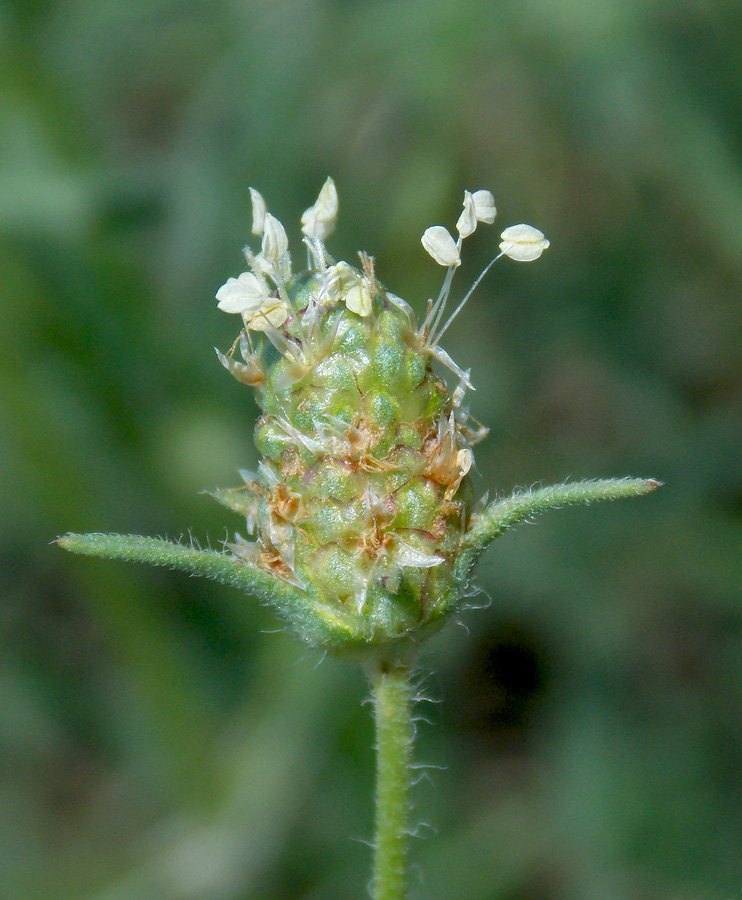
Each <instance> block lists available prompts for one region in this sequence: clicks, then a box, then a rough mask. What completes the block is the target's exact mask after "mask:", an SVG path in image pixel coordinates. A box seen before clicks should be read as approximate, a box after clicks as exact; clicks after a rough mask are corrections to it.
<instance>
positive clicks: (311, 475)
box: [61, 179, 656, 661]
mask: <svg viewBox="0 0 742 900" xmlns="http://www.w3.org/2000/svg"><path fill="white" fill-rule="evenodd" d="M250 196H251V200H252V207H253V230H254V231H255V232H256V233H259V234H260V235H261V252H260V253H259V254H257V255H255V254H253V252H252V250H250V249H249V248H246V250H245V257H246V259H247V263H248V266H249V268H250V271H248V272H243V273H241V274H240V275H239V276H237V277H236V278H229V279H228V280H227V281H226V283H225V284H223V285H222V286H221V287H220V288H219V290H218V291H217V295H216V298H217V302H218V305H219V309H221V310H222V311H224V312H227V313H233V314H238V315H240V316H241V317H242V321H243V323H244V328H243V330H242V331H241V333H240V335H239V336H238V338H237V340H236V341H235V343H234V344H233V346H232V348H231V349H230V350H229V351H228V352H227V353H224V354H223V353H219V352H218V356H219V359H220V361H221V362H222V364H223V365H224V366H225V367H226V368H227V369H228V370H229V372H230V373H231V374H232V375H233V376H234V377H235V378H236V379H237V380H238V381H239V382H240V383H242V384H246V385H248V386H250V387H252V388H254V390H255V392H256V396H257V401H258V404H259V406H260V408H261V413H262V414H261V416H260V418H259V419H258V422H257V425H256V428H255V443H256V445H257V447H258V451H259V453H260V455H261V460H260V463H259V465H258V467H257V473H255V474H253V473H243V484H241V485H240V486H239V487H237V488H234V489H232V490H220V491H216V492H214V494H213V496H214V497H215V499H217V500H218V501H219V502H220V503H222V504H223V505H225V506H226V507H228V508H229V509H231V510H233V511H234V512H236V513H238V514H239V515H241V516H243V517H244V520H245V524H246V526H247V532H248V533H249V534H251V535H254V536H255V539H254V540H252V541H248V540H245V539H244V538H242V537H240V535H239V534H235V538H234V540H233V541H232V542H230V543H228V544H226V549H225V552H224V553H214V552H213V551H201V550H197V549H193V548H185V547H181V546H179V545H177V544H171V543H169V542H167V541H154V540H151V539H146V538H129V537H118V536H110V535H88V536H73V535H69V536H67V537H65V538H63V539H61V544H62V546H64V547H66V548H67V549H70V550H74V551H76V552H80V553H90V554H93V555H101V556H112V557H118V558H122V559H139V560H142V561H149V562H153V563H155V564H159V565H172V566H177V567H179V568H183V569H185V570H187V571H191V572H194V573H201V574H205V575H207V576H209V577H217V578H221V579H223V580H226V581H228V582H230V583H232V584H238V585H241V586H243V587H245V588H246V589H248V590H250V591H252V592H254V593H256V594H257V595H258V596H260V597H262V598H263V599H266V600H267V601H268V602H270V603H272V604H274V605H275V606H276V608H277V609H278V611H279V613H280V614H281V615H282V616H283V617H284V618H286V619H287V620H288V621H289V622H291V623H292V625H293V626H294V627H295V629H296V630H297V631H298V633H299V634H300V636H301V637H302V639H303V640H305V641H306V642H308V643H310V644H313V645H316V646H322V647H325V648H336V649H337V648H343V647H344V648H348V647H351V648H353V649H354V650H355V651H361V650H363V649H364V648H365V649H368V648H371V650H370V654H371V655H370V657H367V658H373V659H375V660H377V661H378V659H379V655H380V654H381V655H382V656H383V657H384V658H385V659H387V660H389V659H400V658H401V656H400V655H399V654H403V653H404V652H406V651H404V648H405V647H407V646H408V645H409V644H410V643H411V642H412V641H414V642H417V641H418V640H420V639H421V638H422V637H424V636H425V633H426V632H429V631H432V630H435V629H436V628H437V627H438V626H439V625H440V623H441V621H442V620H443V619H444V618H445V617H447V616H449V615H450V614H451V613H452V612H454V611H455V610H456V609H457V607H458V606H459V605H460V603H461V601H462V599H463V597H464V596H465V594H466V590H467V579H468V576H469V572H470V569H471V567H472V565H473V563H474V561H475V559H476V557H477V556H478V555H479V553H481V552H482V550H483V549H484V547H485V546H486V544H487V543H488V542H489V541H490V540H492V538H494V537H497V536H498V535H499V534H500V533H502V532H503V531H504V530H505V529H506V528H507V527H510V526H511V525H513V524H515V523H516V522H517V521H521V520H522V519H523V518H526V517H527V516H529V515H532V514H534V513H536V512H541V511H543V510H545V509H548V508H552V507H555V506H558V505H560V504H565V503H573V502H587V501H590V500H599V499H615V498H617V497H621V496H634V495H637V494H640V493H644V492H646V491H647V490H650V489H652V487H654V486H656V482H644V481H636V480H633V481H632V480H628V481H626V480H624V481H619V482H587V483H578V484H575V485H558V486H556V487H554V488H548V489H543V490H541V491H535V492H532V493H530V492H529V493H527V494H516V495H514V496H513V497H512V498H511V499H510V500H508V501H498V502H496V503H494V504H490V505H489V506H488V507H486V508H485V509H482V508H481V506H480V507H479V508H477V507H475V506H474V505H473V504H472V494H473V490H472V482H471V472H472V469H473V467H474V455H473V452H472V446H473V445H474V444H476V443H477V442H478V441H479V440H481V439H482V438H483V437H484V435H485V434H486V429H485V428H484V427H483V426H481V425H479V423H478V422H477V421H476V420H475V419H472V418H471V417H470V415H469V413H468V410H467V409H466V406H465V396H466V392H467V391H468V390H473V387H472V384H471V381H470V378H469V372H468V370H464V369H462V368H461V367H460V366H458V365H457V364H456V363H455V362H454V361H453V360H452V359H451V357H450V356H449V355H448V354H447V353H446V352H445V350H443V349H442V348H441V347H440V345H439V340H440V337H441V335H442V334H443V333H444V332H445V330H446V328H448V326H449V324H450V323H451V321H453V319H454V317H455V316H456V315H457V314H458V312H459V310H460V309H461V308H462V306H463V305H464V304H465V303H466V301H467V299H468V297H469V296H470V295H471V290H470V291H469V292H468V293H467V294H466V295H465V296H464V298H463V300H461V301H460V303H459V305H458V308H457V309H456V311H455V312H454V313H453V315H452V316H450V317H449V318H448V320H447V321H446V322H445V323H444V324H443V326H442V327H440V326H441V321H442V317H443V313H444V309H445V306H446V301H447V299H448V295H449V292H450V288H451V281H452V278H453V275H454V273H455V271H456V268H457V267H458V266H459V265H460V262H461V256H460V253H461V246H462V242H463V240H464V238H466V237H468V236H469V235H471V234H472V233H473V231H474V230H475V229H476V228H477V227H478V223H479V222H483V223H487V224H489V223H491V222H492V221H493V220H494V217H495V205H494V199H493V197H492V194H490V193H489V191H481V190H480V191H475V192H474V193H471V192H469V191H466V192H465V194H464V204H463V211H462V213H461V215H460V217H459V220H458V222H457V225H456V229H457V232H458V240H454V238H453V237H452V235H451V233H450V232H449V231H448V230H447V229H446V228H444V227H443V226H441V225H436V226H433V227H432V228H429V229H427V231H426V232H425V234H424V235H423V238H422V243H423V246H424V247H425V249H426V250H427V251H428V253H430V255H431V256H432V257H433V259H434V260H435V261H436V262H437V263H439V264H440V265H442V266H445V267H446V268H447V272H446V274H445V277H444V280H443V286H442V288H441V291H440V294H439V296H438V299H437V300H436V301H435V303H431V304H430V308H429V311H428V314H427V316H426V318H425V321H424V322H423V324H422V327H420V328H419V329H418V328H417V326H416V323H415V318H414V315H413V313H412V309H411V308H410V306H409V305H408V304H407V303H405V302H404V301H403V300H401V299H400V298H399V297H397V296H395V295H394V294H392V293H390V292H388V291H387V290H386V289H385V287H384V286H383V285H382V284H381V283H380V282H379V281H378V279H377V277H376V272H375V267H374V262H373V259H372V258H371V257H369V256H368V255H366V254H361V269H360V270H359V269H357V268H355V267H354V266H352V265H350V264H349V263H348V262H346V261H344V260H340V261H338V262H335V261H334V260H332V259H331V258H330V256H329V255H328V254H327V251H326V250H325V246H324V239H325V237H326V236H327V235H328V234H329V233H330V231H331V230H332V227H333V226H334V223H335V218H336V215H337V209H338V201H337V192H336V190H335V185H334V183H333V182H332V180H331V179H328V180H327V181H326V182H325V185H324V186H323V188H322V190H321V191H320V194H319V197H318V198H317V202H316V203H315V204H314V206H312V207H310V208H309V209H308V210H307V211H306V212H305V213H304V216H303V217H302V231H303V232H304V235H305V242H306V244H307V246H308V248H309V250H310V253H311V259H310V268H309V270H308V271H306V272H303V273H301V274H297V275H292V273H291V266H290V257H289V246H288V238H287V235H286V231H285V230H284V228H283V226H282V225H281V223H280V222H279V221H278V219H276V218H275V217H274V216H272V215H271V214H270V213H269V212H267V207H266V204H265V201H264V200H263V198H262V196H261V195H260V194H259V193H258V192H257V191H255V190H254V189H251V191H250ZM500 246H501V251H502V254H504V255H507V256H510V257H511V258H512V259H516V260H520V261H527V260H531V259H537V258H538V256H540V255H541V253H542V252H543V251H544V250H545V249H546V247H548V241H547V240H546V238H544V236H543V234H542V233H541V232H540V231H538V230H537V229H535V228H532V227H531V226H529V225H517V226H512V227H511V228H507V229H505V231H504V232H503V234H502V243H501V245H500ZM502 254H501V255H502ZM497 258H499V257H495V259H497ZM312 261H313V262H314V265H312ZM493 263H494V260H493V261H492V262H491V263H490V264H489V265H488V266H487V267H486V268H485V269H484V271H483V272H482V274H481V275H480V276H479V278H478V279H477V280H476V281H475V283H474V286H473V287H472V290H473V289H474V287H476V286H477V284H478V283H479V281H480V280H481V278H482V277H484V275H485V274H486V272H487V271H488V270H489V268H490V266H491V265H492V264H493ZM238 352H239V356H240V357H241V360H240V359H239V358H236V357H237V354H238ZM434 363H435V364H436V365H440V366H442V367H443V368H445V369H446V370H448V371H449V372H451V373H452V374H453V375H454V376H455V379H456V383H455V385H454V387H453V389H450V388H449V387H448V386H447V385H446V384H445V382H444V381H443V380H442V379H441V378H440V377H439V376H438V375H437V374H436V372H435V371H434V368H433V364H434ZM400 645H401V647H402V648H403V649H402V650H397V649H395V648H396V647H398V646H400ZM395 654H398V655H396V656H395Z"/></svg>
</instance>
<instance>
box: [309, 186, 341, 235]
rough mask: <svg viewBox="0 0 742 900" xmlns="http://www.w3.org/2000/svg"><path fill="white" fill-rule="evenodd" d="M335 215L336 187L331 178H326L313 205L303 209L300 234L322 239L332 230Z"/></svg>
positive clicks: (336, 204)
mask: <svg viewBox="0 0 742 900" xmlns="http://www.w3.org/2000/svg"><path fill="white" fill-rule="evenodd" d="M337 215H338V193H337V188H336V187H335V182H334V181H333V180H332V178H328V179H327V181H325V183H324V184H323V185H322V189H321V190H320V192H319V196H318V197H317V201H316V203H315V204H314V206H310V207H309V209H307V210H305V211H304V214H303V215H302V217H301V226H302V227H301V230H302V234H305V235H306V236H307V237H308V238H319V239H320V240H322V241H324V240H325V239H326V238H327V237H329V235H330V234H332V232H333V231H334V229H335V222H336V220H337Z"/></svg>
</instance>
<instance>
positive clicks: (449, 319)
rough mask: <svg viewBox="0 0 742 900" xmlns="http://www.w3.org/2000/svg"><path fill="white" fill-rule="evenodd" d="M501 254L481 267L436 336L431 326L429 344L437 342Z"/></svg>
mask: <svg viewBox="0 0 742 900" xmlns="http://www.w3.org/2000/svg"><path fill="white" fill-rule="evenodd" d="M502 255H503V254H502V253H498V254H497V256H496V257H495V258H494V259H491V260H490V261H489V262H488V263H487V265H486V266H485V267H484V268H483V269H482V271H481V272H480V274H479V276H478V277H477V280H476V281H475V282H474V284H473V285H472V286H471V287H470V288H469V290H468V291H467V293H466V294H465V296H464V299H463V300H462V301H461V303H459V305H458V306H457V307H456V309H455V310H454V311H453V312H452V313H451V315H450V316H449V317H448V319H447V321H446V324H445V325H444V326H443V328H441V330H440V331H439V332H438V335H437V336H435V335H434V332H435V327H433V329H431V333H430V344H431V346H432V345H434V344H437V343H438V341H439V340H440V339H441V338H442V337H443V335H444V334H445V332H446V330H447V329H448V326H449V325H450V324H451V323H452V322H453V320H454V319H455V318H456V316H457V315H458V314H459V313H460V312H461V310H462V309H463V308H464V304H465V303H466V301H467V300H468V299H469V297H471V295H472V294H473V293H474V291H475V290H476V288H477V286H478V285H479V282H480V281H481V280H482V279H483V278H484V276H485V275H486V274H487V272H489V270H490V269H491V268H492V266H494V264H495V263H496V262H497V260H498V259H499V258H500V257H501V256H502ZM436 324H437V322H436Z"/></svg>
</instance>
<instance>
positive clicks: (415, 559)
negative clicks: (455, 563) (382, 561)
mask: <svg viewBox="0 0 742 900" xmlns="http://www.w3.org/2000/svg"><path fill="white" fill-rule="evenodd" d="M394 562H395V563H396V564H397V565H398V566H411V567H412V568H415V569H432V568H433V567H434V566H439V565H440V564H441V563H442V562H445V560H444V559H443V557H442V556H438V555H437V554H435V553H424V552H423V551H422V550H418V548H417V547H413V546H412V544H408V543H407V542H406V541H402V540H397V546H396V548H395V551H394Z"/></svg>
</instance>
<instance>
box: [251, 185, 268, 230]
mask: <svg viewBox="0 0 742 900" xmlns="http://www.w3.org/2000/svg"><path fill="white" fill-rule="evenodd" d="M250 200H251V202H252V233H253V234H262V233H263V224H264V222H265V214H266V213H267V212H268V207H267V206H266V205H265V200H263V195H262V194H260V193H259V192H258V191H256V190H255V188H250Z"/></svg>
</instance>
